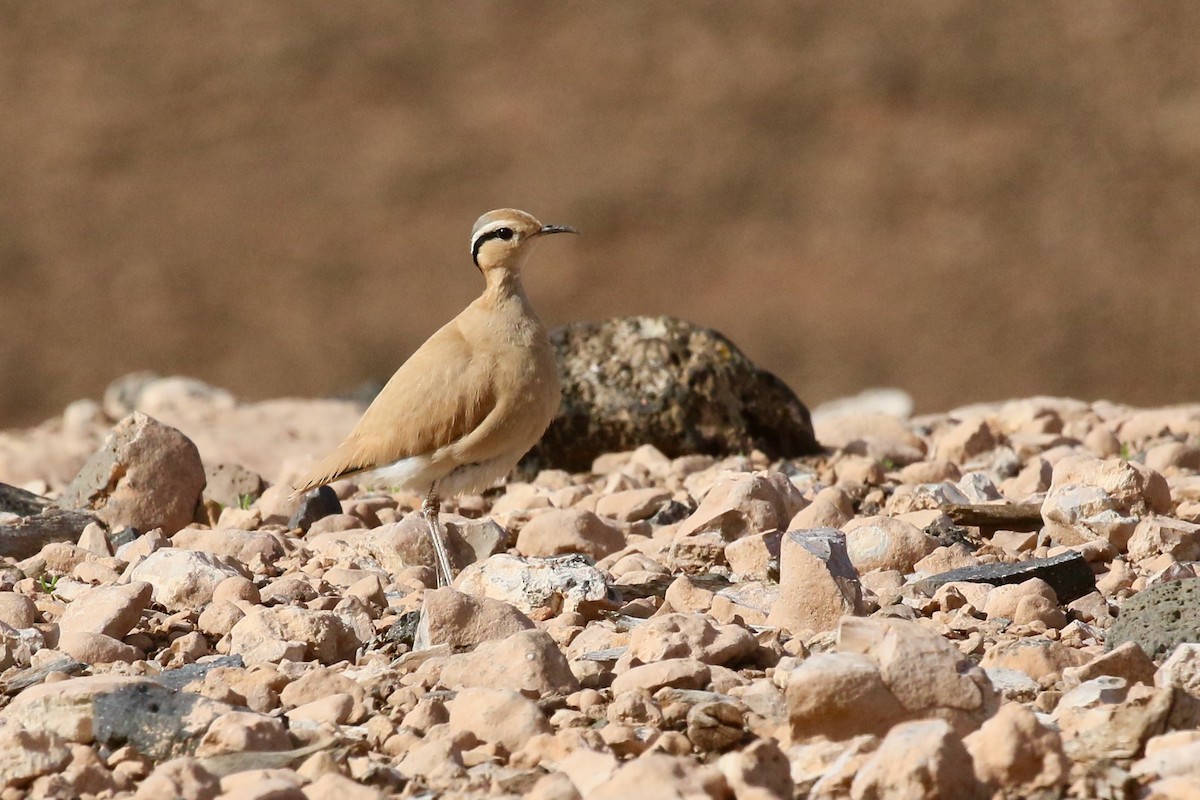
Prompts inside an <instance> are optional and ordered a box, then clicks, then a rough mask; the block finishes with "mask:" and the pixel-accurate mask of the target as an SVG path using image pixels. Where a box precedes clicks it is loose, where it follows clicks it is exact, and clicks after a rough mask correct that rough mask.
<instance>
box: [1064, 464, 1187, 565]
mask: <svg viewBox="0 0 1200 800" xmlns="http://www.w3.org/2000/svg"><path fill="white" fill-rule="evenodd" d="M1171 507H1172V504H1171V490H1170V488H1169V487H1168V486H1167V482H1166V480H1165V479H1164V478H1163V476H1162V475H1159V474H1158V473H1157V472H1155V471H1154V470H1152V469H1149V468H1148V467H1146V466H1144V465H1142V464H1138V463H1137V462H1132V461H1125V460H1123V459H1119V458H1110V459H1107V460H1105V459H1098V458H1093V457H1091V456H1086V455H1076V456H1067V457H1066V458H1064V459H1062V460H1060V461H1059V462H1058V463H1057V464H1055V465H1054V477H1053V479H1052V480H1051V482H1050V490H1049V491H1048V492H1047V493H1046V499H1045V501H1044V502H1043V503H1042V519H1043V520H1044V521H1045V523H1046V528H1045V529H1046V533H1047V534H1048V535H1049V536H1050V538H1051V539H1052V540H1053V541H1055V542H1058V543H1060V544H1066V545H1074V544H1082V543H1084V542H1086V541H1089V540H1091V539H1098V538H1099V539H1106V540H1107V541H1109V542H1111V543H1112V544H1113V546H1115V547H1116V548H1117V549H1118V550H1120V551H1124V550H1125V547H1126V544H1127V543H1128V541H1129V537H1130V536H1131V535H1132V534H1133V531H1134V529H1135V527H1136V526H1137V524H1138V522H1139V521H1140V520H1141V518H1142V517H1145V516H1148V515H1150V514H1169V513H1170V512H1171Z"/></svg>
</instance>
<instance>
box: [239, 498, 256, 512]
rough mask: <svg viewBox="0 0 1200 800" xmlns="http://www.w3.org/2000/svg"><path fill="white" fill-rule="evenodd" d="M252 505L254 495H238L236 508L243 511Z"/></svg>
mask: <svg viewBox="0 0 1200 800" xmlns="http://www.w3.org/2000/svg"><path fill="white" fill-rule="evenodd" d="M253 503H254V495H252V494H239V495H238V508H240V509H241V510H242V511H245V510H247V509H248V508H250V506H251V505H252V504H253Z"/></svg>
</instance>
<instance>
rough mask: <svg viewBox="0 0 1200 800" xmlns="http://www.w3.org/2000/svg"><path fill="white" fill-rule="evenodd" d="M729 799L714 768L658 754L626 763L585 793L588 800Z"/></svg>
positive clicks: (686, 759) (687, 759)
mask: <svg viewBox="0 0 1200 800" xmlns="http://www.w3.org/2000/svg"><path fill="white" fill-rule="evenodd" d="M728 796H729V786H728V784H726V782H725V778H724V776H723V775H721V773H720V772H718V771H717V769H716V768H714V767H710V766H707V765H700V764H696V763H695V762H694V761H693V760H692V759H690V758H679V757H676V756H669V755H664V754H661V753H647V754H646V755H644V756H642V757H640V758H635V759H634V760H632V761H629V762H627V763H626V764H625V765H624V766H622V767H621V768H620V769H618V770H617V771H616V773H614V774H613V776H612V777H611V778H609V779H608V780H607V781H605V782H604V783H601V784H600V785H598V786H596V787H595V788H594V789H592V790H591V791H590V792H588V793H587V798H588V800H629V798H631V797H637V798H640V799H641V800H673V799H674V798H689V800H701V799H702V798H711V800H725V798H727V797H728Z"/></svg>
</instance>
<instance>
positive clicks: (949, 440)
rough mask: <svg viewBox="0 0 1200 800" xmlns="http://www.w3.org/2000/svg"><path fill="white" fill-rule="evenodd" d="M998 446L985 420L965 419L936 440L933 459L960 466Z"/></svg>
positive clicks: (994, 435)
mask: <svg viewBox="0 0 1200 800" xmlns="http://www.w3.org/2000/svg"><path fill="white" fill-rule="evenodd" d="M998 444H1000V439H999V438H997V436H996V433H995V432H994V431H993V430H992V428H991V426H990V425H989V424H988V423H987V420H985V419H965V420H963V421H962V422H960V423H958V424H957V425H955V426H954V427H953V428H951V429H950V430H948V431H946V432H945V433H943V434H941V435H940V436H939V437H938V438H937V443H936V445H935V449H934V457H935V458H937V459H939V460H941V461H953V462H954V463H956V464H962V463H964V462H966V461H969V460H970V459H971V458H972V457H974V456H978V455H980V454H982V453H986V452H988V451H989V450H992V449H994V448H995V447H996V446H997V445H998Z"/></svg>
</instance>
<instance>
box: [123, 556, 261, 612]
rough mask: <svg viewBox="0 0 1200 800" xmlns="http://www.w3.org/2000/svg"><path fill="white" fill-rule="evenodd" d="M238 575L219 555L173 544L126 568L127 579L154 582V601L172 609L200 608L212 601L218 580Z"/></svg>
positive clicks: (236, 570) (239, 573)
mask: <svg viewBox="0 0 1200 800" xmlns="http://www.w3.org/2000/svg"><path fill="white" fill-rule="evenodd" d="M240 575H241V572H240V570H239V569H238V568H237V567H235V566H233V565H232V564H230V563H229V562H228V561H227V560H225V559H222V558H220V557H218V556H213V555H210V554H208V553H199V552H196V551H195V550H180V549H177V548H174V547H164V548H162V549H161V550H155V551H154V552H153V553H151V554H150V555H149V556H147V557H146V558H145V559H144V560H143V561H142V562H141V563H140V564H138V565H137V566H135V567H134V568H133V569H132V570H130V572H129V577H130V580H134V581H144V582H146V583H148V584H150V585H151V586H153V587H154V590H153V597H154V602H156V603H159V604H160V605H163V606H165V607H166V608H168V609H169V610H171V611H181V610H197V611H198V610H200V609H202V608H203V607H204V606H206V605H207V604H208V603H210V602H211V601H212V599H213V590H214V589H216V587H217V584H219V583H220V582H221V581H223V580H225V579H226V578H229V577H233V576H240Z"/></svg>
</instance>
